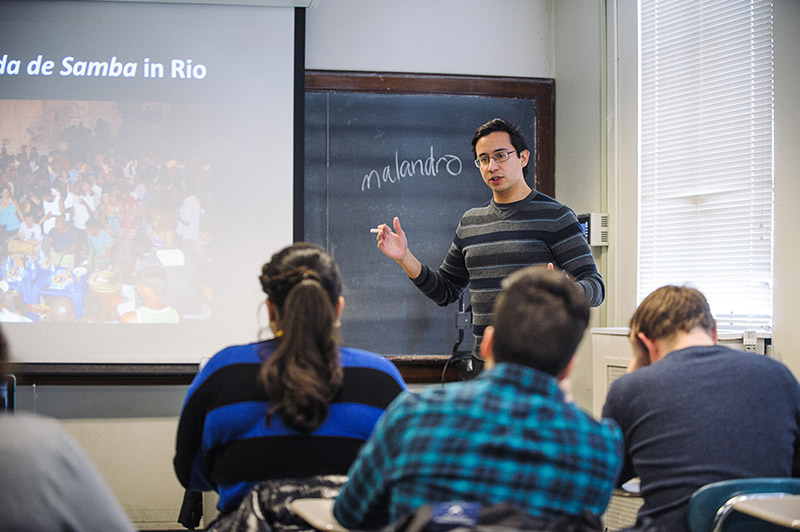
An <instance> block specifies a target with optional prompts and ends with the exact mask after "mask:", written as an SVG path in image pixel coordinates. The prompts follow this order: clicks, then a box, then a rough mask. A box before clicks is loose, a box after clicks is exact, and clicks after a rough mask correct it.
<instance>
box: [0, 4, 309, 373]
mask: <svg viewBox="0 0 800 532" xmlns="http://www.w3.org/2000/svg"><path fill="white" fill-rule="evenodd" d="M293 28H294V10H293V9H292V8H276V7H252V6H217V5H189V4H168V3H138V2H134V3H125V2H24V1H23V2H9V3H4V6H3V15H2V16H0V323H2V327H3V330H4V332H5V333H6V335H7V336H9V338H10V340H11V342H12V349H13V351H14V352H15V355H16V357H17V358H18V359H21V360H22V361H29V362H66V363H81V362H106V363H108V362H126V363H140V362H141V363H145V362H161V363H171V362H196V361H199V360H200V359H201V358H203V357H207V356H209V355H211V354H213V351H214V350H215V349H218V348H221V347H222V346H224V345H228V344H230V343H237V342H247V341H252V340H253V339H255V337H256V335H257V333H258V328H259V325H260V324H259V323H258V320H257V318H256V311H257V309H258V306H259V303H260V301H261V299H263V298H262V296H261V295H260V294H259V292H258V280H257V276H258V274H259V272H260V266H261V264H263V263H264V262H265V261H267V260H268V259H269V257H270V255H271V254H272V253H273V252H274V251H276V250H277V249H279V248H280V247H282V246H284V245H286V244H288V243H289V242H290V241H291V228H292V208H291V205H292V184H293V165H292V160H293V143H292V135H293V131H292V124H293V107H294V103H293V89H294V85H293V83H294V81H293V65H294V49H293V47H294V34H293Z"/></svg>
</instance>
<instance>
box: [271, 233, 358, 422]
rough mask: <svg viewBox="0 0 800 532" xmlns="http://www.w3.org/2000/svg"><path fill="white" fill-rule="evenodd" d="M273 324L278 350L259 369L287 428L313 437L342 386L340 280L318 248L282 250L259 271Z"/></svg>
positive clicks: (306, 246) (298, 245)
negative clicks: (310, 434) (309, 433)
mask: <svg viewBox="0 0 800 532" xmlns="http://www.w3.org/2000/svg"><path fill="white" fill-rule="evenodd" d="M259 279H260V281H261V287H262V288H263V290H264V293H266V294H267V298H268V299H267V307H268V309H269V314H270V321H272V322H274V324H273V326H272V327H273V332H274V333H275V336H276V340H275V341H276V342H277V343H278V346H277V347H276V349H275V351H274V352H273V353H272V355H271V356H269V357H268V358H267V359H266V361H265V362H264V365H263V366H262V368H261V379H262V382H263V383H264V388H265V390H266V392H267V395H268V397H269V398H270V400H271V401H272V402H273V404H274V406H273V407H272V408H271V409H270V411H269V412H268V413H267V422H268V423H269V422H271V419H272V416H273V415H275V414H277V415H278V416H280V417H281V419H282V420H283V422H284V423H285V424H286V425H288V426H289V427H291V428H293V429H295V430H297V431H299V432H303V433H308V432H312V431H313V430H315V429H316V428H317V427H319V426H320V425H321V424H322V422H324V421H325V419H326V418H327V417H328V405H329V403H330V401H331V400H332V399H333V398H334V396H335V395H336V394H337V393H338V392H339V390H340V389H341V386H342V380H343V378H344V377H343V372H342V369H341V366H340V364H339V342H338V338H339V331H338V318H339V315H340V313H341V310H342V306H343V304H344V299H343V298H342V297H341V293H342V279H341V275H340V274H339V268H338V267H337V266H336V263H335V262H334V260H333V258H332V257H331V256H330V255H328V254H327V253H326V252H325V250H324V249H322V248H321V247H319V246H318V245H316V244H311V243H305V242H300V243H296V244H293V245H291V246H289V247H286V248H284V249H282V250H281V251H279V252H277V253H276V254H275V255H273V256H272V259H271V260H270V261H269V262H268V263H267V264H265V265H264V266H263V268H262V270H261V276H260V278H259Z"/></svg>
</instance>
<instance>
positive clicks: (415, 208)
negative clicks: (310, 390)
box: [303, 73, 553, 355]
mask: <svg viewBox="0 0 800 532" xmlns="http://www.w3.org/2000/svg"><path fill="white" fill-rule="evenodd" d="M313 75H314V74H313V73H311V74H308V75H307V76H306V93H305V124H304V128H305V140H304V168H305V170H304V176H305V177H304V190H303V205H304V207H303V237H304V239H305V240H308V241H313V242H317V243H319V244H320V245H322V246H324V247H325V248H326V249H327V250H328V251H329V252H330V253H331V254H332V255H333V257H334V258H335V259H336V261H337V263H338V264H339V266H340V268H341V271H342V276H343V278H344V282H345V286H346V289H345V299H346V307H345V313H344V316H343V318H342V324H343V325H342V329H343V331H342V332H343V337H344V342H345V343H346V344H347V345H352V346H356V347H360V348H364V349H369V350H372V351H376V352H378V353H382V354H386V355H443V354H450V352H451V351H452V349H453V345H454V343H455V342H456V340H457V338H458V329H457V325H456V312H457V310H458V309H457V305H451V306H449V307H445V308H442V307H439V306H437V305H436V304H435V303H433V302H432V301H431V300H429V299H428V298H427V297H425V296H424V295H423V294H422V293H421V292H420V291H419V290H418V289H417V288H416V287H415V286H414V285H413V284H412V283H411V282H410V281H409V279H408V277H407V276H406V275H405V273H404V272H403V271H402V270H401V269H400V268H399V267H398V266H397V265H396V264H395V263H394V262H393V261H392V260H391V259H389V258H387V257H385V256H384V255H383V254H382V253H381V252H380V250H378V249H377V247H376V241H375V235H374V234H371V233H370V232H369V230H370V228H373V227H376V226H378V225H379V224H381V223H391V220H392V218H393V217H394V216H398V217H399V218H400V221H401V224H402V226H403V229H404V230H405V232H406V234H407V236H408V240H409V247H410V248H411V249H412V251H413V252H414V254H415V255H416V256H417V257H418V258H419V259H420V260H421V261H422V262H423V263H425V264H427V265H429V266H430V267H431V268H433V269H436V268H438V267H439V265H440V264H441V262H442V260H443V259H444V256H445V254H446V253H447V250H448V248H449V246H450V243H451V242H452V240H453V236H454V234H455V229H456V226H457V224H458V221H459V219H460V218H461V215H462V214H463V213H464V212H465V211H466V210H467V209H469V208H471V207H476V206H479V205H482V204H485V203H487V202H488V201H489V200H490V199H491V192H490V190H489V188H488V187H487V186H486V185H485V184H484V182H483V180H482V179H481V176H480V172H479V171H478V169H477V168H475V166H474V164H473V157H472V153H471V145H470V141H471V138H472V135H473V133H474V131H475V129H476V128H477V127H478V126H479V125H481V124H483V123H484V122H486V121H488V120H490V119H492V118H495V117H502V118H505V119H507V120H510V121H512V122H514V123H516V124H517V125H519V126H520V128H521V130H522V132H523V135H524V136H525V138H526V140H527V141H528V144H529V148H530V150H531V152H532V159H531V160H532V162H533V163H532V164H531V166H530V167H529V172H528V181H529V183H530V184H531V185H532V186H535V187H536V188H537V189H538V190H541V191H542V192H545V193H547V194H550V195H552V194H553V191H552V188H553V179H552V159H553V158H552V155H553V154H552V114H551V113H552V111H553V97H552V88H553V84H552V80H521V79H519V78H512V79H509V78H477V77H458V76H447V77H437V76H427V77H411V76H405V77H403V76H400V77H396V78H395V79H393V80H390V82H387V78H388V77H390V76H392V75H389V74H372V75H364V74H355V73H342V74H341V76H342V78H339V79H340V81H337V82H334V83H331V82H330V79H327V82H326V83H323V82H320V81H319V80H315V79H314V78H313ZM320 75H321V76H322V75H324V76H327V77H328V78H330V76H331V74H330V73H324V74H322V73H321V74H320ZM310 76H311V79H310ZM395 76H396V75H395ZM378 78H380V79H381V80H382V82H383V83H384V85H383V87H377V88H376V87H373V86H372V85H370V83H373V82H374V81H375V80H376V79H378ZM443 78H445V79H446V80H449V82H447V83H444V84H442V83H441V82H442V80H443ZM341 79H344V81H341ZM354 79H362V81H363V82H364V83H363V84H361V85H359V84H357V83H355V84H354V83H353V80H354ZM409 80H411V81H410V82H409ZM456 82H458V83H456ZM342 84H345V85H346V86H345V87H342ZM504 84H505V90H504ZM320 85H328V87H327V88H326V87H322V86H320ZM330 85H335V86H334V87H331V86H330ZM526 85H527V90H528V92H527V93H525V92H523V94H525V96H520V95H519V93H520V92H521V91H520V90H519V87H520V86H526ZM512 86H513V87H514V89H513V90H512V89H511V88H510V87H512ZM544 89H549V90H544ZM508 92H512V93H514V92H516V93H517V94H514V95H509V94H508ZM509 96H514V97H509ZM543 116H544V118H543ZM545 137H548V138H547V139H546V140H542V139H543V138H545ZM467 298H468V296H467ZM466 304H468V300H467V302H466ZM471 346H472V335H471V330H470V329H469V328H468V329H467V330H466V338H465V340H464V342H463V344H462V346H461V348H462V349H466V350H469V349H471Z"/></svg>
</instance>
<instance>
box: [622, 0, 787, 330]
mask: <svg viewBox="0 0 800 532" xmlns="http://www.w3.org/2000/svg"><path fill="white" fill-rule="evenodd" d="M639 7H640V11H639V13H640V41H639V42H640V49H639V53H640V57H639V62H640V69H639V72H640V85H639V86H640V115H639V141H640V146H639V156H640V161H639V162H640V164H639V168H640V175H639V194H640V197H639V264H638V283H637V286H638V294H637V296H638V301H639V302H641V300H642V299H643V298H644V297H645V296H646V295H647V294H649V293H650V292H651V291H653V290H654V289H656V288H658V287H659V286H662V285H664V284H688V285H690V286H693V287H695V288H698V289H699V290H701V291H702V292H703V293H704V294H705V295H706V297H707V298H708V300H709V303H710V304H711V309H712V312H713V313H714V315H715V317H716V318H717V321H718V326H719V327H721V328H739V327H748V328H753V327H759V326H769V325H771V320H772V220H773V209H772V205H773V169H772V159H773V157H772V142H773V141H772V137H773V135H772V123H773V120H772V119H773V46H772V42H773V37H772V26H773V24H772V2H771V1H769V0H689V1H687V0H671V1H670V0H640V6H639Z"/></svg>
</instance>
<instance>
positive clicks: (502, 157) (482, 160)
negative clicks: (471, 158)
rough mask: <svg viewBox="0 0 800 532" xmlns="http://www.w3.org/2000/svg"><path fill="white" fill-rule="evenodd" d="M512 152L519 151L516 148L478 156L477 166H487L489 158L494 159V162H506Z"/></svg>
mask: <svg viewBox="0 0 800 532" xmlns="http://www.w3.org/2000/svg"><path fill="white" fill-rule="evenodd" d="M512 153H517V151H516V150H512V151H499V152H497V153H495V154H494V155H484V156H483V157H478V158H477V159H475V166H477V167H478V168H484V167H486V166H489V159H492V160H494V162H496V163H497V164H500V163H504V162H506V161H507V160H508V158H509V157H511V154H512Z"/></svg>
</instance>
